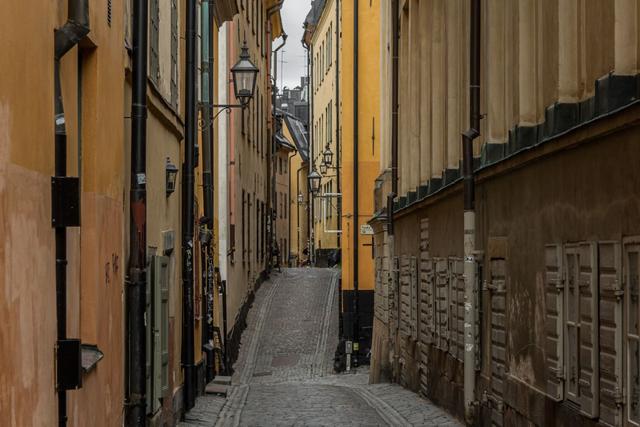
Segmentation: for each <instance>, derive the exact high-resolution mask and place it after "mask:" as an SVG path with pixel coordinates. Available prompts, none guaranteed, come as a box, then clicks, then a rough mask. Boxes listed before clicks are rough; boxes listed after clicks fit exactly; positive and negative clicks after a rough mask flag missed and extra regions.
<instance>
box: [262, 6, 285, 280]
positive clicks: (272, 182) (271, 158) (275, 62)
mask: <svg viewBox="0 0 640 427" xmlns="http://www.w3.org/2000/svg"><path fill="white" fill-rule="evenodd" d="M281 7H282V2H280V4H279V5H276V6H274V7H272V8H270V9H269V10H268V12H267V13H268V15H267V16H271V15H272V14H274V13H276V12H277V11H278V10H280V8H281ZM287 37H288V36H287V35H286V34H282V43H280V46H278V47H277V48H275V49H274V50H273V51H272V53H273V57H272V58H273V78H272V79H271V87H272V88H273V90H272V93H271V117H272V123H273V132H272V133H271V148H270V150H269V162H268V163H269V171H268V172H269V173H268V176H269V182H270V187H271V188H270V189H269V192H270V194H271V198H270V200H271V202H272V203H273V202H274V201H275V200H276V168H275V159H276V157H275V154H276V101H277V99H276V95H277V92H276V91H277V87H278V86H277V83H278V51H279V50H280V49H282V48H283V47H284V45H285V44H287ZM273 211H274V209H273V207H272V209H271V210H270V218H271V229H270V230H269V231H270V233H269V246H268V253H269V262H268V264H269V270H271V262H272V259H273V252H272V250H273V242H274V240H275V235H276V224H275V221H274V219H273V217H274V215H273ZM280 250H281V251H282V248H281V249H280Z"/></svg>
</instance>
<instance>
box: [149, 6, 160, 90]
mask: <svg viewBox="0 0 640 427" xmlns="http://www.w3.org/2000/svg"><path fill="white" fill-rule="evenodd" d="M158 2H159V0H151V4H150V5H149V6H150V11H149V12H150V13H149V15H150V18H151V28H150V31H149V77H151V80H152V81H154V82H155V83H158V82H159V81H160V56H159V50H160V49H159V45H160V43H159V37H160V5H159V4H158Z"/></svg>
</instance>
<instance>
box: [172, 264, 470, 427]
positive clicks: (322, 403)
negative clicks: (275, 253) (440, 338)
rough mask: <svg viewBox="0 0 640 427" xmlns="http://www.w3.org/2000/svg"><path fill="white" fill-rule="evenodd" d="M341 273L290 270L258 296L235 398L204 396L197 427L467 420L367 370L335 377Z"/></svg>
mask: <svg viewBox="0 0 640 427" xmlns="http://www.w3.org/2000/svg"><path fill="white" fill-rule="evenodd" d="M337 280H338V272H337V271H336V270H331V269H286V270H283V272H282V273H281V274H279V273H276V274H273V275H272V279H271V280H270V281H267V282H265V283H264V284H263V285H262V286H261V288H260V290H259V291H258V292H257V294H256V299H255V302H254V305H253V307H252V308H251V310H250V312H249V316H248V319H247V329H246V330H245V332H244V333H243V335H242V344H241V349H240V356H239V359H238V361H237V362H236V364H235V366H234V368H235V373H234V375H233V377H232V387H231V390H230V393H229V396H228V397H227V399H224V398H221V397H214V396H204V397H201V398H199V399H198V400H197V402H196V407H195V408H194V409H193V410H191V411H190V412H189V414H187V416H186V420H185V422H183V423H182V424H181V426H183V427H189V426H342V425H357V426H385V425H390V426H409V425H414V426H446V425H452V426H453V425H460V424H459V423H458V422H457V421H456V420H455V419H453V418H452V417H451V416H449V415H448V414H447V413H446V412H444V411H442V410H441V409H439V408H438V407H436V406H435V405H433V404H432V403H430V402H429V401H427V400H424V399H422V398H420V397H419V396H417V395H416V394H414V393H412V392H410V391H408V390H405V389H403V388H402V387H400V386H397V385H395V384H375V385H370V384H368V373H367V369H366V368H362V367H361V368H358V370H357V372H355V373H350V374H341V375H335V374H333V353H334V351H335V348H336V345H337V341H338V338H337V335H338V312H337V310H338V282H337Z"/></svg>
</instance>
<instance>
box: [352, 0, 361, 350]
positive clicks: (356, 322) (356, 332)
mask: <svg viewBox="0 0 640 427" xmlns="http://www.w3.org/2000/svg"><path fill="white" fill-rule="evenodd" d="M353 8H354V9H353V313H354V319H353V341H354V342H355V343H358V349H359V339H360V319H359V317H360V304H359V298H358V281H359V271H358V269H359V263H358V261H359V260H358V255H359V251H358V249H359V245H360V236H359V229H360V224H359V222H360V210H359V209H358V208H359V206H358V200H359V194H358V190H359V188H358V186H359V176H358V166H359V165H358V161H359V154H358V145H359V144H358V142H359V141H358V138H359V129H358V113H359V111H358V109H359V104H358V101H359V99H358V98H359V88H358V77H359V64H358V53H359V52H358V45H359V34H358V31H359V28H358V21H359V16H358V15H359V4H358V0H354V2H353ZM356 353H357V352H356Z"/></svg>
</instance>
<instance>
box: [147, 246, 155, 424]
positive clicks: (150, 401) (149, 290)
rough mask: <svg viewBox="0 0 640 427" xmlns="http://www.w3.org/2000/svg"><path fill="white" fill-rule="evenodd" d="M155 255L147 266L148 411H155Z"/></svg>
mask: <svg viewBox="0 0 640 427" xmlns="http://www.w3.org/2000/svg"><path fill="white" fill-rule="evenodd" d="M154 262H155V256H152V257H151V264H150V266H148V267H147V290H146V310H145V321H146V328H145V335H146V337H145V338H146V341H147V352H146V355H145V356H146V357H145V376H146V383H147V396H146V397H147V412H148V413H153V401H154V396H153V352H152V351H151V349H152V348H153V324H152V322H151V319H152V318H153V287H154V282H153V281H154V279H155V277H154V269H153V265H154Z"/></svg>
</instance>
